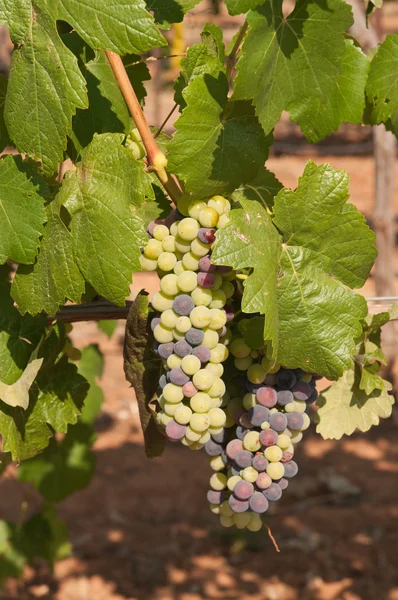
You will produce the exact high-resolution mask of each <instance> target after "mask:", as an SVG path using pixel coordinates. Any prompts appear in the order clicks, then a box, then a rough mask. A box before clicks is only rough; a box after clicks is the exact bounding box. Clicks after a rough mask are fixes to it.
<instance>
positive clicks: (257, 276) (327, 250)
mask: <svg viewBox="0 0 398 600" xmlns="http://www.w3.org/2000/svg"><path fill="white" fill-rule="evenodd" d="M347 198H348V178H347V174H346V173H344V172H342V171H336V170H334V169H333V168H332V167H331V166H330V165H322V166H320V167H317V166H316V165H315V164H314V163H312V162H309V163H308V164H307V166H306V168H305V171H304V174H303V176H302V177H301V178H300V180H299V184H298V187H297V189H296V191H294V192H293V191H291V190H287V189H283V190H281V191H280V192H279V194H278V195H277V196H276V198H275V203H274V219H272V217H271V216H270V215H269V214H268V212H266V210H265V209H264V208H263V207H262V206H261V205H260V203H258V202H252V201H248V200H245V201H241V204H242V208H241V209H238V210H233V211H231V213H230V217H231V224H230V225H228V226H227V227H226V228H224V229H222V230H220V231H219V232H218V234H217V244H216V248H215V250H214V252H213V255H212V260H213V262H214V263H215V264H219V265H230V266H232V267H234V268H235V269H244V268H251V269H253V272H252V274H251V275H249V278H248V279H247V280H246V282H245V289H244V295H243V299H242V309H243V311H244V312H247V313H254V312H260V313H261V314H265V328H264V339H265V340H266V341H270V342H271V344H272V351H271V352H270V358H273V359H275V360H277V361H278V362H280V363H281V364H283V365H285V366H287V367H290V368H296V367H300V368H303V369H305V370H307V371H311V372H316V373H319V374H321V375H324V376H326V377H328V378H329V379H337V378H338V377H340V376H341V375H342V373H343V372H344V370H345V369H346V368H347V367H349V366H350V364H351V355H352V354H353V353H354V350H355V339H356V338H357V337H358V336H359V335H360V334H361V331H362V326H361V321H362V319H364V318H365V316H366V314H367V305H366V302H365V299H364V298H363V297H362V296H359V295H358V294H355V293H353V292H352V291H351V289H350V288H351V287H360V286H362V285H363V283H364V281H365V280H366V278H367V276H368V274H369V271H370V268H371V266H372V264H373V260H374V258H375V255H376V251H375V247H374V234H373V233H372V232H371V231H370V229H369V228H368V227H367V225H366V223H365V219H364V217H363V216H362V215H361V214H360V213H358V212H357V211H356V210H354V211H352V210H350V211H349V212H343V211H342V208H343V206H344V205H345V202H346V200H347Z"/></svg>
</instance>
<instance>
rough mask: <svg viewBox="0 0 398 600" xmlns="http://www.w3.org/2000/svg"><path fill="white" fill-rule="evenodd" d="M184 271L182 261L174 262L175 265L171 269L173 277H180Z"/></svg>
mask: <svg viewBox="0 0 398 600" xmlns="http://www.w3.org/2000/svg"><path fill="white" fill-rule="evenodd" d="M186 270H187V269H186V268H185V267H184V265H183V264H182V261H181V260H178V261H177V262H176V264H175V265H174V269H173V271H174V274H175V275H177V277H178V276H179V275H181V273H184V272H185V271H186Z"/></svg>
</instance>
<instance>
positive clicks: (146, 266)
mask: <svg viewBox="0 0 398 600" xmlns="http://www.w3.org/2000/svg"><path fill="white" fill-rule="evenodd" d="M140 265H141V269H142V270H143V271H148V272H149V271H156V269H157V268H158V261H157V260H151V259H149V258H147V257H146V256H144V255H143V254H141V256H140ZM209 304H210V302H209Z"/></svg>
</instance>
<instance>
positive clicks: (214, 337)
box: [201, 327, 219, 350]
mask: <svg viewBox="0 0 398 600" xmlns="http://www.w3.org/2000/svg"><path fill="white" fill-rule="evenodd" d="M218 340H219V335H218V333H217V332H216V331H214V330H213V329H209V328H208V327H206V328H205V329H204V338H203V341H202V343H201V346H207V347H208V348H209V349H210V350H212V349H213V348H215V347H216V346H217V344H218Z"/></svg>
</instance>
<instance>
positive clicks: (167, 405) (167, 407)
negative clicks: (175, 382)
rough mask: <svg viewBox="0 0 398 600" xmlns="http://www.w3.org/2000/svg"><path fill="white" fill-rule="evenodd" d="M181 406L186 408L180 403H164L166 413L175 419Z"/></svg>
mask: <svg viewBox="0 0 398 600" xmlns="http://www.w3.org/2000/svg"><path fill="white" fill-rule="evenodd" d="M179 406H184V405H183V404H182V402H178V403H177V404H170V402H165V403H164V411H165V412H166V413H167V414H168V415H169V416H170V417H174V416H175V412H176V410H177V408H178V407H179Z"/></svg>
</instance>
